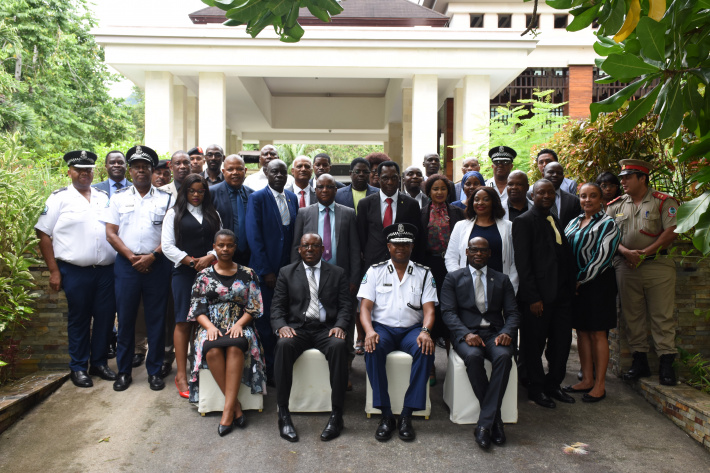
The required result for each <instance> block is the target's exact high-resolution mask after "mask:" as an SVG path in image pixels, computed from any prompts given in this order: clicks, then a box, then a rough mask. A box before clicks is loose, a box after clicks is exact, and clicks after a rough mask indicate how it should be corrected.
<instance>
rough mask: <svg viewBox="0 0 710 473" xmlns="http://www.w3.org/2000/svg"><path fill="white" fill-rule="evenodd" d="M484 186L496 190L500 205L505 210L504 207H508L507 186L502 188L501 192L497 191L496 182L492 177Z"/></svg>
mask: <svg viewBox="0 0 710 473" xmlns="http://www.w3.org/2000/svg"><path fill="white" fill-rule="evenodd" d="M486 185H487V186H488V187H492V188H494V189H495V190H496V192H497V193H498V197H500V203H501V205H502V206H503V208H505V206H506V205H508V186H506V187H504V188H503V192H501V191H499V190H498V186H497V185H496V180H495V178H494V177H491V178H490V179H488V180H487V181H486Z"/></svg>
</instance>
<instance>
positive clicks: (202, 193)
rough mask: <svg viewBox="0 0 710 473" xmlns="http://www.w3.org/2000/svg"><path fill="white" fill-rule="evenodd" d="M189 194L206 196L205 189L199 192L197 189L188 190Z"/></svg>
mask: <svg viewBox="0 0 710 473" xmlns="http://www.w3.org/2000/svg"><path fill="white" fill-rule="evenodd" d="M187 193H188V194H190V195H195V194H197V195H205V189H199V190H197V189H188V190H187Z"/></svg>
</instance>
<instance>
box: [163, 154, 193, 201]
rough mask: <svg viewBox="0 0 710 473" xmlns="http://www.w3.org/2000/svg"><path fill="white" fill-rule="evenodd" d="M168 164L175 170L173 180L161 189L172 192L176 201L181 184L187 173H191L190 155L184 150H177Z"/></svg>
mask: <svg viewBox="0 0 710 473" xmlns="http://www.w3.org/2000/svg"><path fill="white" fill-rule="evenodd" d="M168 165H169V166H170V170H171V171H172V172H173V181H172V182H171V183H170V184H167V185H165V186H163V187H161V188H160V189H161V190H164V191H165V192H170V194H172V196H173V202H175V200H176V199H177V194H178V191H179V190H180V186H181V185H182V183H183V181H184V180H185V178H186V177H187V175H188V174H190V156H188V155H187V153H186V152H185V151H183V150H180V151H175V152H174V153H173V155H172V157H171V158H170V163H169V164H168Z"/></svg>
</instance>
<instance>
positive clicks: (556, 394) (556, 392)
mask: <svg viewBox="0 0 710 473" xmlns="http://www.w3.org/2000/svg"><path fill="white" fill-rule="evenodd" d="M545 394H547V395H548V396H550V397H551V398H552V399H556V400H558V401H560V402H564V403H567V404H574V398H573V397H572V396H570V395H569V394H567V393H566V392H564V391H563V390H562V389H560V388H557V389H551V390H549V391H545Z"/></svg>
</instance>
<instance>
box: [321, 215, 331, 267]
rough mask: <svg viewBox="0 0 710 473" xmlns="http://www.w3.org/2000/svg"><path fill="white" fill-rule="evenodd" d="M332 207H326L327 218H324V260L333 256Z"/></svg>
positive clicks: (328, 259)
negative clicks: (331, 238) (331, 237)
mask: <svg viewBox="0 0 710 473" xmlns="http://www.w3.org/2000/svg"><path fill="white" fill-rule="evenodd" d="M330 232H331V229H330V209H329V208H328V207H326V208H325V218H324V219H323V260H324V261H330V258H332V257H333V248H332V246H331V245H332V242H331V240H330Z"/></svg>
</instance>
